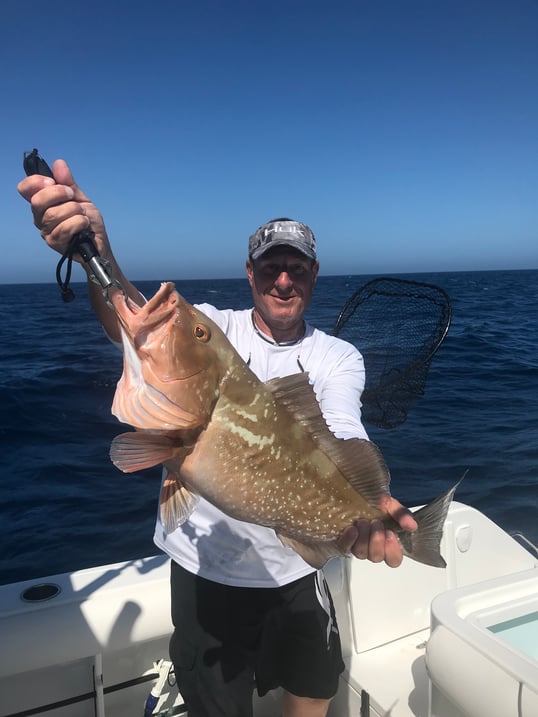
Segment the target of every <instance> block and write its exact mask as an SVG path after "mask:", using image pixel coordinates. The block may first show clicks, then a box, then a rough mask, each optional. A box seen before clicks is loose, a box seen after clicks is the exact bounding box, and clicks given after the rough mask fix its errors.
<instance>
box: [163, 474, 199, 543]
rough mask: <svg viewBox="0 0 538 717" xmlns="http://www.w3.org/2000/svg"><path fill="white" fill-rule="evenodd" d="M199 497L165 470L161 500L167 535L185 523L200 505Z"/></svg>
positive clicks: (175, 476)
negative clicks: (198, 504)
mask: <svg viewBox="0 0 538 717" xmlns="http://www.w3.org/2000/svg"><path fill="white" fill-rule="evenodd" d="M198 500H199V496H198V495H196V493H193V492H192V491H190V490H189V489H188V488H187V487H186V486H185V485H184V484H183V483H182V482H181V480H180V479H179V478H178V476H177V475H175V474H174V473H171V472H169V471H168V470H167V469H166V468H165V477H164V480H163V485H162V488H161V496H160V499H159V511H160V517H161V523H162V524H163V528H164V530H165V532H166V533H167V534H170V533H173V532H174V530H175V529H176V528H177V527H178V525H181V524H182V523H184V522H185V521H186V520H187V518H188V517H189V515H190V514H191V513H192V511H193V510H194V508H195V506H196V504H197V503H198Z"/></svg>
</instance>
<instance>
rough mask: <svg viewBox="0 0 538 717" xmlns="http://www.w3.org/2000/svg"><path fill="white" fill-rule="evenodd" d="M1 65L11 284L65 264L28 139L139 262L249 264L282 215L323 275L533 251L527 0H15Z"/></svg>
mask: <svg viewBox="0 0 538 717" xmlns="http://www.w3.org/2000/svg"><path fill="white" fill-rule="evenodd" d="M0 76H1V84H0V87H1V99H0V102H1V107H2V109H1V112H0V142H1V149H0V156H1V158H2V163H3V168H2V172H1V173H0V182H1V186H0V202H1V216H2V218H3V220H4V221H3V227H2V240H3V243H4V251H3V254H2V262H1V263H0V282H3V283H5V282H26V281H53V280H54V270H55V266H56V261H57V258H58V257H57V255H55V254H53V252H51V251H50V250H48V249H47V248H46V247H45V245H44V244H43V242H42V241H41V239H40V238H39V235H38V233H37V231H36V230H35V228H34V227H33V226H32V223H31V219H30V213H29V209H28V206H27V205H26V203H25V202H24V201H23V200H22V199H21V198H20V197H19V196H18V194H17V193H16V189H15V187H16V184H17V182H18V180H19V179H20V178H21V176H22V165H21V162H22V153H23V150H25V149H31V148H32V147H37V148H38V149H39V151H40V153H41V154H42V155H43V156H44V157H45V158H46V159H47V160H48V161H49V163H52V160H54V159H55V158H57V157H62V158H64V159H66V160H67V161H68V162H69V163H70V165H71V167H72V170H73V172H74V174H75V177H76V178H77V180H78V182H79V184H80V185H81V186H82V187H83V188H84V189H85V191H86V192H87V193H88V194H89V195H90V196H91V197H92V198H93V199H94V201H95V202H96V203H97V204H98V206H99V207H100V208H101V210H102V212H103V214H104V215H105V218H106V222H107V227H108V230H109V234H110V235H111V238H112V242H113V245H114V248H115V253H116V256H117V258H118V260H119V261H120V263H121V264H122V266H123V268H124V270H125V272H126V273H127V274H128V275H129V276H130V277H131V278H132V279H135V280H136V279H144V278H148V279H163V280H164V279H176V278H179V279H181V278H206V277H214V278H216V277H236V276H243V274H244V260H245V256H246V242H247V238H248V236H249V234H250V233H252V232H253V231H254V230H255V229H256V228H257V227H258V226H259V225H260V224H263V223H264V222H265V221H267V220H268V219H270V218H272V217H276V216H291V217H293V218H296V219H299V220H301V221H304V222H306V223H307V224H309V225H310V226H311V227H312V229H313V230H314V232H315V234H316V236H317V239H318V245H319V257H320V260H321V271H322V273H324V274H339V273H346V274H352V273H397V272H414V271H453V270H467V269H498V268H538V197H537V190H538V1H537V0H368V1H367V0H354V1H352V0H349V1H346V2H344V1H341V0H330V1H329V0H325V1H324V2H318V1H317V0H286V1H281V0H266V1H265V0H264V1H261V0H248V1H247V0H227V1H225V0H221V1H220V2H217V1H216V0H213V1H210V0H166V1H162V0H151V1H149V0H148V1H147V2H136V1H135V0H130V1H127V0H124V1H122V2H114V0H107V1H106V2H104V1H103V0H94V2H84V3H82V2H77V0H71V2H63V1H61V0H60V1H55V0H49V1H47V2H43V1H42V0H40V1H39V2H37V1H36V0H29V1H27V2H20V1H19V0H6V1H5V2H4V3H3V4H2V13H1V27H0ZM81 278H82V274H81V272H80V269H78V267H77V272H76V275H75V276H74V279H75V280H77V279H81Z"/></svg>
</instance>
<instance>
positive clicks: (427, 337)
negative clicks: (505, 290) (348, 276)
mask: <svg viewBox="0 0 538 717" xmlns="http://www.w3.org/2000/svg"><path fill="white" fill-rule="evenodd" d="M450 317H451V307H450V299H449V297H448V294H447V293H446V292H445V291H444V290H443V289H441V288H440V287H438V286H434V285H432V284H425V283H422V282H418V281H409V280H407V279H395V278H380V279H374V280H373V281H370V282H368V283H367V284H365V285H364V286H362V287H361V288H360V289H359V290H358V291H356V292H355V294H353V296H352V297H351V299H349V301H348V302H347V304H346V305H345V306H344V308H343V309H342V311H341V312H340V315H339V317H338V319H337V321H336V324H335V325H334V329H333V334H334V335H335V336H339V337H340V338H342V339H345V340H346V341H349V342H350V343H352V344H354V345H355V346H356V347H357V348H358V349H359V351H360V352H361V353H362V355H363V358H364V364H365V368H366V385H365V389H364V392H363V394H362V402H363V406H362V414H363V418H364V420H365V421H367V422H368V423H371V424H373V425H375V426H379V427H380V428H394V427H395V426H398V425H399V424H401V423H403V422H404V421H405V419H406V417H407V413H408V411H409V409H410V407H411V405H412V403H413V401H414V400H415V399H416V398H418V397H419V396H421V395H422V394H423V393H424V384H425V383H426V378H427V376H428V369H429V366H430V362H431V360H432V358H433V356H434V354H435V352H436V351H437V349H438V348H439V346H440V344H441V342H442V341H443V339H444V337H445V336H446V334H447V331H448V327H449V325H450Z"/></svg>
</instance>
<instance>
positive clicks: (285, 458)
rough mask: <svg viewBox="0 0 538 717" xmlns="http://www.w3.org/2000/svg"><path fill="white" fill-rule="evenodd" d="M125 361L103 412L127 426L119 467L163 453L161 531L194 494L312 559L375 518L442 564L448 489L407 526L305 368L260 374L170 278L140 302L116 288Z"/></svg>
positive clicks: (186, 509) (372, 460) (371, 450)
mask: <svg viewBox="0 0 538 717" xmlns="http://www.w3.org/2000/svg"><path fill="white" fill-rule="evenodd" d="M112 302H113V305H114V309H115V311H116V314H117V316H118V319H119V321H120V324H121V327H122V336H123V344H124V371H123V375H122V377H121V379H120V381H119V383H118V387H117V389H116V393H115V396H114V402H113V406H112V412H113V413H114V415H115V416H116V417H117V418H118V419H119V420H120V421H122V422H123V423H127V424H129V425H131V426H133V427H134V428H135V429H136V431H135V432H131V433H126V434H123V435H121V436H118V437H117V438H116V439H115V440H114V442H113V444H112V448H111V458H112V461H113V462H114V464H115V465H116V466H118V467H119V468H120V469H122V470H123V471H125V472H133V471H137V470H141V469H143V468H147V467H150V466H153V465H157V464H159V463H163V464H164V467H165V471H166V478H165V480H164V483H163V490H162V493H161V518H162V522H163V525H164V527H165V529H166V530H167V531H168V532H171V531H172V530H174V529H175V528H176V527H177V526H178V525H179V524H181V523H182V522H183V521H185V520H186V519H187V518H188V516H189V514H190V512H191V511H192V510H193V508H194V506H195V504H196V501H197V496H199V495H202V496H203V497H204V498H206V499H207V500H209V501H210V502H211V503H213V504H214V505H216V506H217V507H218V508H220V509H221V510H222V511H224V512H225V513H227V514H228V515H230V516H231V517H233V518H236V519H239V520H244V521H248V522H251V523H257V524H260V525H264V526H266V527H270V528H273V529H274V530H275V531H276V532H277V534H278V535H279V537H280V538H281V539H282V541H283V542H285V543H286V544H288V545H291V547H293V548H294V549H295V550H296V551H297V552H298V553H299V554H300V555H301V556H302V557H303V558H304V559H305V560H306V561H307V562H309V563H310V564H311V565H313V566H315V567H321V566H322V565H323V564H324V563H325V562H326V561H327V560H328V559H329V558H330V557H332V556H333V555H339V554H341V550H340V549H339V547H338V545H337V540H338V537H339V536H340V534H341V532H342V530H344V529H345V528H346V527H348V526H350V525H352V524H353V523H354V522H355V521H356V520H358V519H360V518H366V519H373V518H380V519H382V520H383V521H384V523H385V525H386V526H387V527H389V528H391V529H393V530H394V531H395V532H396V534H397V535H398V537H399V538H400V542H401V544H402V548H403V550H404V553H405V554H407V555H409V556H410V557H413V558H414V559H416V560H419V561H420V562H425V563H427V564H430V565H436V566H443V565H444V564H445V563H444V560H443V558H442V557H441V555H440V551H439V543H440V538H441V534H442V527H443V523H444V520H445V517H446V512H447V510H448V506H449V504H450V501H451V499H452V495H453V492H454V489H455V488H453V489H451V490H450V491H448V492H447V493H446V494H444V495H443V496H440V497H439V498H438V499H437V500H436V501H434V502H433V503H432V504H430V506H427V507H426V508H423V509H421V511H417V513H415V519H416V520H417V522H418V523H419V529H418V530H417V531H416V532H415V533H413V534H404V533H403V532H402V531H401V530H400V528H399V526H397V525H396V524H395V523H394V521H393V520H392V519H391V518H390V517H389V516H388V515H386V514H384V513H383V512H382V510H381V509H380V508H379V507H378V506H379V505H380V502H381V499H382V498H383V497H384V496H385V495H386V494H387V493H388V486H389V481H390V476H389V472H388V470H387V468H386V465H385V463H384V461H383V458H382V456H381V453H380V452H379V450H378V449H377V447H376V446H375V445H374V444H373V443H371V442H370V441H367V440H363V439H358V438H354V439H349V440H340V439H337V438H335V437H334V435H333V434H332V433H331V432H330V431H329V429H328V428H327V425H326V424H325V422H324V420H323V417H322V415H321V412H320V408H319V405H318V403H317V400H316V398H315V395H314V392H313V389H312V387H311V386H310V384H309V382H308V375H307V374H305V373H302V374H296V375H293V376H288V377H285V378H280V379H275V380H272V381H269V382H267V383H263V382H261V381H260V380H259V379H258V378H257V377H256V376H255V375H254V374H253V373H252V371H251V370H250V369H249V368H248V366H247V365H246V363H245V362H244V361H243V359H242V358H241V357H240V356H239V354H238V353H237V352H236V351H235V349H234V348H233V347H232V345H231V344H230V342H229V341H228V339H227V338H226V336H225V335H224V333H223V332H222V331H221V330H220V328H219V327H218V326H217V325H216V324H215V323H214V322H213V321H211V319H209V318H208V317H207V316H205V315H204V314H202V313H201V312H200V311H198V310H197V309H196V308H194V307H193V306H191V305H190V304H189V303H187V302H186V301H185V299H183V298H182V297H181V296H180V295H179V294H178V293H177V291H176V290H175V287H174V285H173V284H171V283H165V284H163V285H162V286H161V288H160V289H159V291H158V292H157V294H156V295H155V296H154V297H153V298H152V299H150V301H149V302H148V303H147V304H145V305H144V306H143V307H138V306H136V305H134V304H133V303H132V302H130V301H129V299H127V298H126V297H125V296H124V295H123V293H121V292H117V293H116V294H115V295H114V296H113V297H112Z"/></svg>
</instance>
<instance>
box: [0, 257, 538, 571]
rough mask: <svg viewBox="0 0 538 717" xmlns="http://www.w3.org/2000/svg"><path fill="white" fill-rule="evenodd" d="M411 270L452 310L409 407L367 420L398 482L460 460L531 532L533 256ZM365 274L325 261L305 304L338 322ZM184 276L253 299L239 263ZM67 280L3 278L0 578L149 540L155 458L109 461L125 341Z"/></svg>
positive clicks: (537, 377) (324, 323) (537, 480)
mask: <svg viewBox="0 0 538 717" xmlns="http://www.w3.org/2000/svg"><path fill="white" fill-rule="evenodd" d="M405 276H406V277H407V278H412V279H415V280H419V281H425V282H429V283H433V284H437V285H438V286H441V287H442V288H444V289H445V290H446V291H447V292H448V294H449V295H450V297H451V299H452V307H453V319H452V326H451V328H450V331H449V333H448V336H447V338H446V339H445V341H444V343H443V345H442V346H441V348H440V349H439V351H438V353H437V355H436V357H435V358H434V360H433V363H432V365H431V368H430V372H429V377H428V382H427V385H426V390H425V394H424V396H423V397H421V398H420V399H418V400H417V402H416V403H415V404H414V406H413V408H412V410H411V412H410V414H409V417H408V419H407V421H406V422H405V423H404V424H403V425H401V426H399V427H397V428H394V429H392V430H383V429H379V428H375V427H372V426H367V428H368V432H369V434H370V436H371V438H372V439H373V440H375V442H376V443H377V444H378V445H379V446H380V448H381V450H382V452H383V454H384V456H385V459H386V462H387V464H388V466H389V468H390V471H391V474H392V492H393V494H394V495H396V496H397V497H398V498H399V499H400V500H402V501H403V502H404V503H406V504H407V505H418V504H421V503H425V502H427V501H429V500H430V499H431V498H433V497H434V496H436V495H437V494H438V493H440V492H442V491H444V490H445V489H446V488H448V487H449V486H450V485H451V484H452V483H454V482H455V481H456V480H457V479H458V478H460V477H461V476H462V475H463V473H464V472H465V471H466V470H467V471H468V473H467V476H466V478H465V480H464V481H463V483H462V484H461V486H460V488H459V489H458V493H457V496H456V498H457V500H460V501H462V502H465V503H469V504H470V505H473V506H475V507H477V508H478V509H479V510H482V511H483V512H484V513H485V514H486V515H488V516H489V517H490V518H492V519H493V520H495V521H496V522H497V523H499V524H500V525H501V526H502V527H503V528H504V529H505V530H507V531H508V532H513V531H519V530H520V531H522V532H524V533H525V534H526V536H527V537H528V538H529V539H531V540H532V541H533V542H534V543H538V320H537V318H536V303H537V298H538V271H534V270H531V271H497V272H458V273H439V274H417V275H405ZM372 278H373V277H372V276H338V277H337V276H330V277H323V276H322V277H320V279H319V281H318V286H317V289H316V293H315V297H314V301H313V303H312V306H311V308H310V310H309V313H308V318H309V320H310V321H311V322H312V323H314V324H316V325H318V326H319V327H320V328H324V329H326V330H331V329H332V326H333V324H334V322H335V320H336V318H337V316H338V313H339V311H340V309H341V307H342V305H343V304H344V303H345V301H346V300H347V299H348V298H349V296H350V295H351V294H353V292H354V291H355V290H356V289H358V288H359V287H360V286H361V285H362V284H364V283H365V282H366V281H369V280H370V279H372ZM177 284H178V288H179V289H180V291H181V292H182V293H183V294H184V296H185V297H186V298H187V299H189V300H190V301H193V302H202V301H209V302H210V303H213V304H215V305H216V306H219V307H221V308H225V307H230V306H233V307H237V308H244V307H247V306H249V305H250V303H251V302H250V290H249V288H248V284H247V282H246V280H244V279H235V280H215V281H180V282H177ZM138 285H139V287H140V288H141V290H142V291H143V292H144V294H145V295H146V296H150V295H151V294H152V293H153V292H154V291H155V290H156V288H157V287H158V282H139V283H138ZM74 288H75V291H76V293H77V298H76V300H75V301H74V302H73V303H71V304H64V303H63V302H62V301H61V300H60V296H59V291H58V288H57V287H56V285H54V284H35V285H29V284H25V285H4V286H0V317H1V326H2V341H1V342H0V362H1V364H0V365H1V367H2V371H1V373H0V437H1V452H0V546H1V551H0V584H3V583H9V582H14V581H17V580H23V579H30V578H37V577H44V576H46V575H51V574H54V573H59V572H66V571H72V570H75V569H80V568H83V567H90V566H93V565H99V564H104V563H111V562H115V561H119V560H128V559H133V558H136V557H141V556H147V555H152V554H154V553H155V552H156V550H155V548H154V546H153V543H152V540H151V538H152V534H153V523H154V517H155V510H156V504H157V496H158V491H159V482H160V470H159V469H158V468H155V469H152V470H149V471H144V472H143V473H140V474H135V475H130V476H128V475H124V474H123V473H121V472H120V471H118V470H117V469H116V468H115V467H114V466H113V465H112V464H111V463H110V460H109V457H108V450H109V446H110V442H111V441H112V439H113V438H114V436H115V435H117V434H118V433H121V432H122V431H123V429H122V427H121V426H120V425H119V424H118V423H117V421H116V420H115V419H114V418H113V416H112V415H111V413H110V407H111V404H112V397H113V394H114V389H115V384H116V381H117V380H118V378H119V376H120V374H121V355H120V353H119V352H118V350H117V349H116V348H115V347H113V346H112V345H111V344H110V343H109V342H108V341H107V339H106V338H105V336H104V334H103V332H102V330H101V328H100V326H99V325H98V323H97V321H96V319H95V318H94V316H93V314H92V311H91V309H90V307H89V305H88V301H87V298H86V291H85V287H84V285H83V284H80V285H74Z"/></svg>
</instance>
